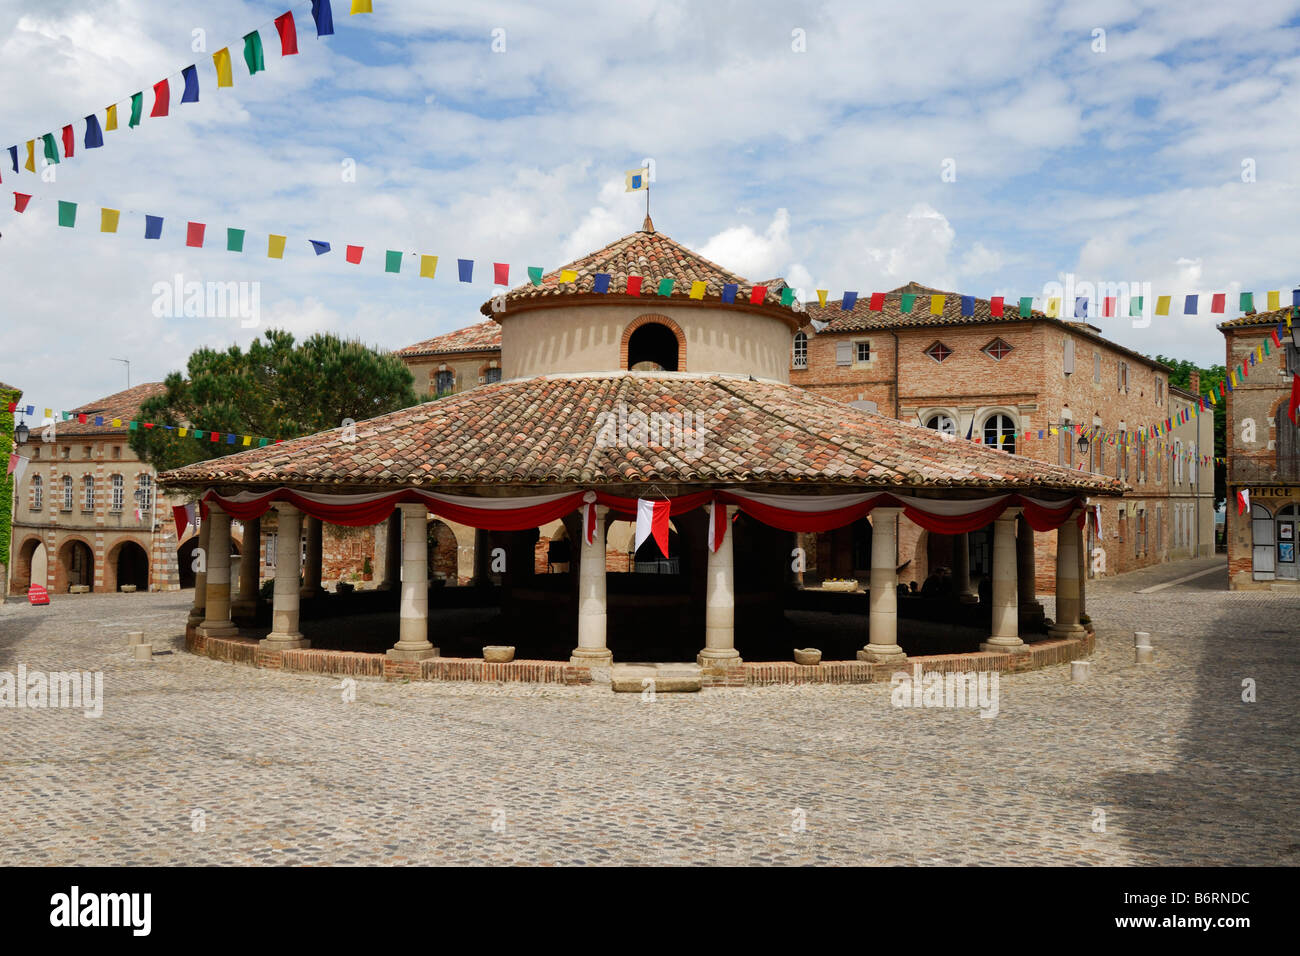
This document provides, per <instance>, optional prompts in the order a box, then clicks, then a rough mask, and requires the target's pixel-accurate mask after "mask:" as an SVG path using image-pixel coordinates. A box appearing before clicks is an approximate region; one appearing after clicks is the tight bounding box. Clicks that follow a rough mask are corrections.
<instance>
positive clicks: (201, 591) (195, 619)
mask: <svg viewBox="0 0 1300 956" xmlns="http://www.w3.org/2000/svg"><path fill="white" fill-rule="evenodd" d="M195 513H196V514H197V513H198V509H197V508H196V509H195ZM211 527H212V521H211V519H210V517H209V520H207V521H203V520H202V519H200V524H199V543H198V545H197V548H198V551H197V552H196V553H197V554H201V555H202V557H203V562H202V563H201V564H200V565H199V567H201V568H204V569H205V570H203V571H195V572H194V606H193V607H192V608H190V618H189V621H188V622H187V623H188V625H190V626H193V627H198V626H199V625H200V624H202V623H203V611H204V608H205V607H206V606H207V603H208V572H207V570H206V568H207V566H208V564H207V562H208V539H209V529H210V528H211ZM190 560H191V561H193V560H194V558H193V557H191V558H190ZM34 581H35V578H33V582H34ZM42 583H45V582H42Z"/></svg>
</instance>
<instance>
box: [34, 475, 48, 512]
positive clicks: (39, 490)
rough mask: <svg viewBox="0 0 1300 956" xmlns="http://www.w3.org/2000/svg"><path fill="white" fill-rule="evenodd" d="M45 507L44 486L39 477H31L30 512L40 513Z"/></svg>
mask: <svg viewBox="0 0 1300 956" xmlns="http://www.w3.org/2000/svg"><path fill="white" fill-rule="evenodd" d="M44 505H45V484H44V482H42V481H41V476H40V475H33V476H32V510H33V511H40V510H41V508H42V507H44Z"/></svg>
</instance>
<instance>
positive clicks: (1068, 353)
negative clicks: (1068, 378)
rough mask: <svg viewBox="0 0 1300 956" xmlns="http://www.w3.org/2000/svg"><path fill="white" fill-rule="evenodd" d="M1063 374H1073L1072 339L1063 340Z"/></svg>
mask: <svg viewBox="0 0 1300 956" xmlns="http://www.w3.org/2000/svg"><path fill="white" fill-rule="evenodd" d="M1065 374H1066V375H1073V374H1074V339H1066V340H1065Z"/></svg>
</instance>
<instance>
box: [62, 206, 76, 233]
mask: <svg viewBox="0 0 1300 956" xmlns="http://www.w3.org/2000/svg"><path fill="white" fill-rule="evenodd" d="M76 224H77V204H76V203H75V202H64V201H63V200H62V199H60V200H59V225H60V226H66V227H68V228H69V229H71V228H73V227H74V226H75V225H76Z"/></svg>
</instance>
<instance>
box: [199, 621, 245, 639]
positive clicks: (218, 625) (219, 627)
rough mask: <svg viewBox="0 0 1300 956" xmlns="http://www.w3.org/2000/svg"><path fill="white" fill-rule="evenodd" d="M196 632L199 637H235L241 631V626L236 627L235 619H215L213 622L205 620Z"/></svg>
mask: <svg viewBox="0 0 1300 956" xmlns="http://www.w3.org/2000/svg"><path fill="white" fill-rule="evenodd" d="M194 633H195V634H197V635H199V637H234V636H235V635H237V634H238V633H239V628H237V627H235V623H234V622H233V621H213V622H211V623H209V622H207V621H204V622H203V623H202V624H200V625H199V626H198V627H197V628H195V629H194Z"/></svg>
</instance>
